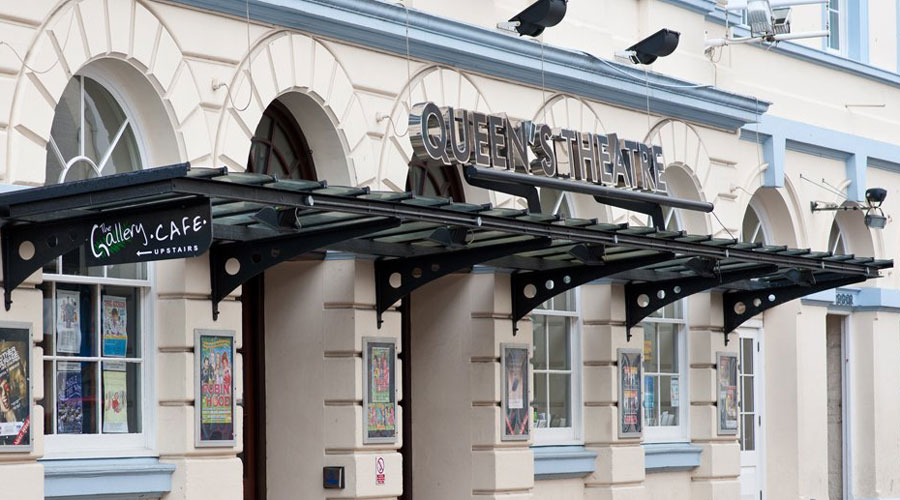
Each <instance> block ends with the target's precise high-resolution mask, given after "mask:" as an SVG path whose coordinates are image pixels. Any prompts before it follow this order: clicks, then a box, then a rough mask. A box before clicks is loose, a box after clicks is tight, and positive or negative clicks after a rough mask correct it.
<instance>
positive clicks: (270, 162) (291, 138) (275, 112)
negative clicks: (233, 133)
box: [247, 101, 317, 180]
mask: <svg viewBox="0 0 900 500" xmlns="http://www.w3.org/2000/svg"><path fill="white" fill-rule="evenodd" d="M250 142H251V144H250V158H249V159H248V160H247V171H248V172H254V173H258V174H268V175H272V176H275V177H278V178H279V179H306V180H317V179H316V169H315V166H314V164H313V159H312V150H310V149H309V143H307V142H306V137H305V136H304V135H303V131H302V130H300V125H299V124H297V120H295V119H294V115H293V114H292V113H291V111H290V110H289V109H288V108H287V107H286V106H285V105H284V104H282V103H281V102H279V101H272V103H271V104H269V106H268V107H267V108H266V110H265V112H263V116H262V119H260V121H259V125H257V126H256V132H255V133H254V134H253V138H252V139H251V140H250Z"/></svg>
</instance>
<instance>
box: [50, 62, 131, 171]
mask: <svg viewBox="0 0 900 500" xmlns="http://www.w3.org/2000/svg"><path fill="white" fill-rule="evenodd" d="M141 167H142V165H141V159H140V153H139V150H138V144H137V140H136V138H135V134H134V129H133V127H132V126H131V121H130V120H129V119H128V117H127V116H126V115H125V111H124V110H123V109H122V107H121V106H120V105H119V103H118V102H117V101H116V99H115V98H114V97H113V96H112V94H110V93H109V91H108V90H106V89H105V88H104V87H103V86H102V85H101V84H100V83H98V82H97V81H96V80H93V79H91V78H87V77H84V76H76V77H75V78H73V79H72V80H71V81H70V82H69V84H68V85H67V86H66V88H65V90H64V91H63V96H62V99H60V101H59V104H57V106H56V113H55V114H54V116H53V126H52V129H51V131H50V141H49V143H48V145H47V177H46V181H45V182H46V183H47V184H58V183H61V182H68V181H76V180H81V179H88V178H91V177H99V176H101V175H109V174H116V173H121V172H130V171H133V170H140V169H141Z"/></svg>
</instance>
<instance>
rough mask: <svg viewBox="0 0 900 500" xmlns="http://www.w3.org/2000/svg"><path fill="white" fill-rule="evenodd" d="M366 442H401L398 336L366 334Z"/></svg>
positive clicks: (364, 411)
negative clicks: (399, 434)
mask: <svg viewBox="0 0 900 500" xmlns="http://www.w3.org/2000/svg"><path fill="white" fill-rule="evenodd" d="M362 349H363V377H364V378H363V419H364V420H365V421H364V422H363V424H364V425H363V443H365V444H373V443H396V442H397V418H396V415H397V390H396V388H397V372H396V369H397V367H396V359H397V339H394V338H390V337H363V339H362Z"/></svg>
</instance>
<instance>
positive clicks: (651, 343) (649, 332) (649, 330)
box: [643, 323, 659, 373]
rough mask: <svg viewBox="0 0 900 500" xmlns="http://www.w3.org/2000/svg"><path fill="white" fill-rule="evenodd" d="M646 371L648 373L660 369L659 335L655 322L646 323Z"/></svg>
mask: <svg viewBox="0 0 900 500" xmlns="http://www.w3.org/2000/svg"><path fill="white" fill-rule="evenodd" d="M643 326H644V371H645V372H647V373H656V372H658V371H659V370H658V369H657V368H658V366H659V364H658V363H659V361H658V359H657V358H658V356H657V352H656V351H657V348H656V346H657V336H656V325H655V324H654V323H644V325H643Z"/></svg>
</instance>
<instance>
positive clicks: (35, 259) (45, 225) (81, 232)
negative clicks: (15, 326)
mask: <svg viewBox="0 0 900 500" xmlns="http://www.w3.org/2000/svg"><path fill="white" fill-rule="evenodd" d="M208 204H209V200H207V199H206V198H203V197H194V196H192V197H190V198H188V199H175V200H174V201H168V202H165V203H157V204H154V206H155V207H159V208H161V209H163V210H166V209H178V208H185V207H193V206H196V205H208ZM146 211H147V207H146V206H134V207H128V208H119V209H113V210H102V211H97V212H94V213H91V214H89V215H82V216H78V217H69V218H66V219H58V220H54V221H52V222H34V223H27V222H26V223H11V224H6V225H5V226H3V230H2V234H0V246H2V249H0V251H2V253H3V292H4V306H5V307H6V310H7V311H9V309H10V307H12V292H13V290H15V289H16V288H17V287H18V286H19V285H21V284H22V283H23V282H24V281H25V280H26V279H28V277H29V276H31V275H32V274H33V273H34V272H35V271H37V270H39V269H41V268H42V267H44V266H45V265H46V264H47V263H48V262H51V261H52V260H54V259H56V258H58V257H59V256H61V255H65V254H66V253H68V252H70V251H72V250H75V249H76V248H78V247H80V246H81V245H83V244H85V243H86V242H89V240H90V238H91V232H92V230H93V228H94V226H95V225H98V224H102V223H104V222H107V221H108V220H110V219H112V218H120V217H127V216H129V215H138V216H139V215H141V214H143V213H145V212H146ZM85 251H90V246H87V247H86V248H85Z"/></svg>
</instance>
